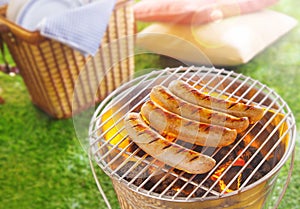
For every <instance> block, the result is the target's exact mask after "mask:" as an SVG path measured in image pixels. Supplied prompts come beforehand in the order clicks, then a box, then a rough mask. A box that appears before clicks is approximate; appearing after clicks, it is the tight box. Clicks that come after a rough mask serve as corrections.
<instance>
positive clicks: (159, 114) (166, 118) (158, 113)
mask: <svg viewBox="0 0 300 209" xmlns="http://www.w3.org/2000/svg"><path fill="white" fill-rule="evenodd" d="M141 115H142V116H143V117H144V118H145V120H146V121H147V122H148V123H149V125H150V127H152V128H154V129H155V130H156V131H158V133H160V134H162V135H164V134H166V135H171V136H173V137H176V138H178V139H180V140H182V141H185V142H189V143H191V144H196V145H200V146H209V147H223V146H228V145H230V144H232V143H233V142H234V141H235V139H236V137H237V131H236V130H235V129H229V128H226V127H224V126H218V125H212V124H208V123H202V122H198V121H194V120H191V119H186V118H183V117H181V116H179V115H177V114H175V113H172V112H170V111H168V110H166V109H164V108H162V107H160V106H159V105H157V104H155V103H154V102H153V101H147V102H145V103H144V104H143V105H142V107H141Z"/></svg>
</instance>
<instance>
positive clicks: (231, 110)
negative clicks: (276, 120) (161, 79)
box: [169, 80, 264, 124]
mask: <svg viewBox="0 0 300 209" xmlns="http://www.w3.org/2000/svg"><path fill="white" fill-rule="evenodd" d="M169 89H170V91H171V92H172V93H174V94H175V95H176V96H178V97H180V98H182V99H184V100H186V101H188V102H191V103H193V104H196V105H200V106H203V107H206V108H211V109H214V110H218V111H221V112H225V113H228V114H231V115H234V116H237V117H248V118H249V121H250V123H251V124H253V123H255V122H257V121H259V120H260V119H261V118H262V117H263V114H264V110H263V109H262V108H260V107H257V106H253V105H247V104H244V103H239V102H233V101H226V100H223V99H219V98H216V97H213V96H210V95H207V94H204V93H201V92H200V91H199V90H197V89H196V88H194V87H192V86H191V85H189V84H187V83H185V82H183V81H180V80H174V81H172V82H171V83H170V84H169Z"/></svg>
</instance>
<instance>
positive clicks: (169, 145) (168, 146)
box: [163, 144, 172, 150]
mask: <svg viewBox="0 0 300 209" xmlns="http://www.w3.org/2000/svg"><path fill="white" fill-rule="evenodd" d="M171 146H172V144H168V145H167V146H165V147H163V150H165V149H168V148H170V147H171Z"/></svg>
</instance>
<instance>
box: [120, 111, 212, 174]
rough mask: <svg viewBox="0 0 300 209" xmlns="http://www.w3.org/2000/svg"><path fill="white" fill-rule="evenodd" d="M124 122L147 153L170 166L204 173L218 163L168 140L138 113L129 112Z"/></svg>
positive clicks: (136, 141) (193, 172) (129, 132)
mask: <svg viewBox="0 0 300 209" xmlns="http://www.w3.org/2000/svg"><path fill="white" fill-rule="evenodd" d="M124 122H125V128H126V130H127V132H128V135H129V137H130V138H131V139H132V140H133V142H135V143H136V144H137V145H138V146H139V147H140V148H141V149H142V150H144V151H145V152H146V153H148V154H149V155H151V156H152V157H154V158H156V159H158V160H159V161H162V162H164V163H166V164H167V165H169V166H172V167H174V168H177V169H179V170H183V171H185V172H188V173H191V174H202V173H206V172H208V171H210V170H211V169H212V168H213V167H214V166H215V164H216V161H215V160H214V159H213V158H211V157H209V156H207V155H203V154H201V153H198V152H195V151H193V150H190V149H187V148H185V147H183V146H181V145H178V144H175V143H172V142H170V141H167V140H166V139H165V138H164V137H162V136H161V135H160V134H158V133H157V132H156V131H154V130H153V129H151V128H150V127H149V126H148V125H147V124H146V123H145V122H144V121H143V119H142V118H141V116H140V115H139V114H138V113H129V114H128V115H127V116H126V117H125V119H124Z"/></svg>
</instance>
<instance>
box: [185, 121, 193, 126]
mask: <svg viewBox="0 0 300 209" xmlns="http://www.w3.org/2000/svg"><path fill="white" fill-rule="evenodd" d="M193 123H194V122H193V121H189V122H188V123H186V124H184V126H190V125H192V124H193Z"/></svg>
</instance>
